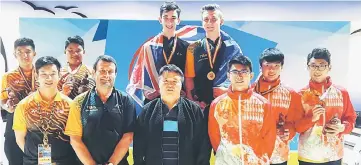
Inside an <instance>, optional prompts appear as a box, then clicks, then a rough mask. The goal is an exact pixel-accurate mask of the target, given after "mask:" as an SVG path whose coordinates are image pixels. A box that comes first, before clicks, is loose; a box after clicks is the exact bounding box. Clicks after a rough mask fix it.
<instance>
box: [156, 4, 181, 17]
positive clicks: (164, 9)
mask: <svg viewBox="0 0 361 165" xmlns="http://www.w3.org/2000/svg"><path fill="white" fill-rule="evenodd" d="M173 10H174V11H176V12H177V15H178V18H179V16H180V13H181V9H180V8H179V6H178V5H177V4H176V3H175V2H164V3H163V5H162V6H160V10H159V12H160V16H161V17H162V15H163V13H164V12H168V11H173Z"/></svg>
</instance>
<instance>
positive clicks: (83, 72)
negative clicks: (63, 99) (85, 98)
mask: <svg viewBox="0 0 361 165" xmlns="http://www.w3.org/2000/svg"><path fill="white" fill-rule="evenodd" d="M65 54H66V57H67V65H66V66H65V67H63V68H61V71H60V76H61V79H60V81H59V84H58V88H59V90H60V91H61V92H62V93H63V94H65V95H67V96H69V97H70V98H71V99H74V98H75V97H76V96H78V95H79V94H81V93H83V92H86V91H88V90H89V89H91V88H93V87H94V86H95V82H94V79H93V78H92V77H91V73H92V70H91V69H89V68H88V67H87V66H86V65H85V64H83V56H84V55H85V50H84V40H83V39H82V38H81V37H79V36H74V37H69V38H68V39H67V40H66V41H65Z"/></svg>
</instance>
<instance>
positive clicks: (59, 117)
mask: <svg viewBox="0 0 361 165" xmlns="http://www.w3.org/2000/svg"><path fill="white" fill-rule="evenodd" d="M71 103H72V100H71V99H70V98H69V97H67V96H65V95H63V94H61V93H60V92H57V94H56V96H55V98H54V100H53V101H51V102H47V101H45V100H43V99H42V98H41V96H40V93H39V91H36V92H35V93H32V94H31V95H29V96H28V97H26V98H25V99H23V100H22V101H21V102H20V103H19V104H18V106H17V107H16V109H15V113H14V124H13V129H14V131H25V132H27V134H26V137H25V147H24V159H23V160H24V164H38V145H39V144H43V135H44V132H47V133H48V139H49V142H48V143H49V144H51V159H52V162H53V163H57V164H64V165H65V164H74V163H75V161H76V156H75V152H74V151H73V149H72V147H71V145H70V143H69V140H70V139H69V136H67V135H65V134H64V129H65V125H66V122H67V119H68V115H69V110H70V104H71Z"/></svg>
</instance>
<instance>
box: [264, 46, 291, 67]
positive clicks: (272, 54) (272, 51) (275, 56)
mask: <svg viewBox="0 0 361 165" xmlns="http://www.w3.org/2000/svg"><path fill="white" fill-rule="evenodd" d="M263 61H266V62H281V65H282V66H283V64H284V62H285V56H284V54H283V53H282V52H281V51H280V50H279V49H277V48H267V49H265V50H264V51H263V52H262V53H261V56H260V57H259V65H260V66H261V67H262V63H263Z"/></svg>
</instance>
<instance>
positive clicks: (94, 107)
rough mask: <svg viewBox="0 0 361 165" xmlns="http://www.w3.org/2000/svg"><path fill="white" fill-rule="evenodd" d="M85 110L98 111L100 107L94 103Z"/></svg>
mask: <svg viewBox="0 0 361 165" xmlns="http://www.w3.org/2000/svg"><path fill="white" fill-rule="evenodd" d="M85 111H87V112H95V111H98V108H97V107H96V106H93V105H88V106H87V108H86V109H85Z"/></svg>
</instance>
